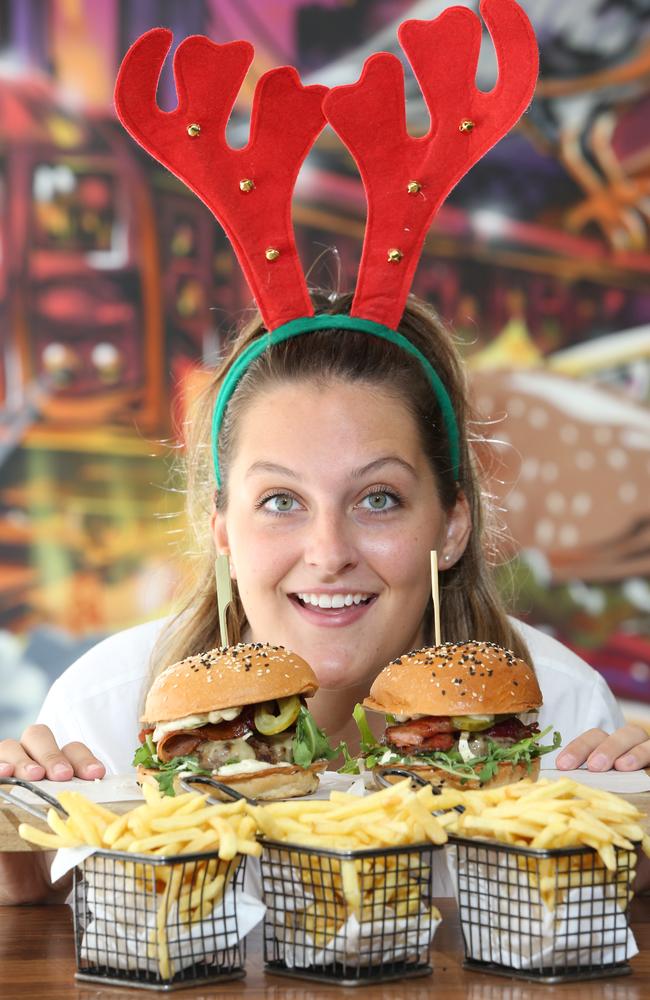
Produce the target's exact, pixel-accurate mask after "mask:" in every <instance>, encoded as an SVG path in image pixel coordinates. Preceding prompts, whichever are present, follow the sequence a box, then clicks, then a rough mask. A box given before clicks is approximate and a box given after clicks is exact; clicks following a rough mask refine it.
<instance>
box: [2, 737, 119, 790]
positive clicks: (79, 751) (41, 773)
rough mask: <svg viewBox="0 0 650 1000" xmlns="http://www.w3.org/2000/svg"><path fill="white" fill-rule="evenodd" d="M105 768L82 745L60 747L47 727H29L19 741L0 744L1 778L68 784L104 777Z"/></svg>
mask: <svg viewBox="0 0 650 1000" xmlns="http://www.w3.org/2000/svg"><path fill="white" fill-rule="evenodd" d="M105 774H106V768H105V767H104V765H103V764H102V763H101V761H99V760H97V758H96V757H93V755H92V754H91V752H90V750H89V749H88V747H87V746H84V744H83V743H66V745H65V746H64V747H61V748H59V747H58V746H57V743H56V740H55V739H54V736H53V735H52V731H51V730H50V729H48V727H47V726H38V725H36V726H29V727H28V728H27V729H26V730H25V732H24V733H23V735H22V736H21V738H20V741H18V740H1V741H0V779H2V778H10V777H15V778H24V779H26V780H27V781H41V780H42V779H43V778H49V779H50V781H69V780H70V778H74V777H77V778H85V779H86V781H94V779H95V778H103V777H104V775H105Z"/></svg>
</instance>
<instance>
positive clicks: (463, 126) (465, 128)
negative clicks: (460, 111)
mask: <svg viewBox="0 0 650 1000" xmlns="http://www.w3.org/2000/svg"><path fill="white" fill-rule="evenodd" d="M474 125H475V122H473V121H472V119H471V118H463V120H462V122H461V123H460V125H459V126H458V131H459V132H472V131H473V129H474Z"/></svg>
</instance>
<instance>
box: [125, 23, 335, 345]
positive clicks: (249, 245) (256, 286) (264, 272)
mask: <svg viewBox="0 0 650 1000" xmlns="http://www.w3.org/2000/svg"><path fill="white" fill-rule="evenodd" d="M171 43H172V33H171V32H170V31H167V30H166V29H165V28H154V29H153V30H152V31H148V32H147V33H146V34H144V35H142V36H141V37H140V38H139V39H138V40H137V41H136V42H135V43H134V44H133V45H132V46H131V48H130V49H129V51H128V52H127V54H126V56H125V57H124V61H123V62H122V66H121V68H120V73H119V76H118V79H117V84H116V87H115V106H116V109H117V113H118V115H119V117H120V120H121V122H122V124H123V125H124V127H125V128H126V129H127V131H128V132H130V133H131V135H132V136H133V138H134V139H136V140H137V142H139V143H140V145H141V146H143V147H144V148H145V149H146V150H147V151H148V152H149V153H151V154H152V155H153V156H154V157H155V158H156V159H157V160H159V161H160V162H161V163H163V164H164V165H165V166H166V167H167V168H168V169H169V170H171V172H172V173H173V174H175V175H176V176H177V177H179V178H180V179H181V180H182V181H183V182H184V183H185V184H186V185H187V186H188V187H190V188H191V189H192V190H193V191H194V192H195V193H196V194H197V195H198V196H199V198H201V200H202V201H204V202H205V204H206V205H207V206H208V208H209V209H210V211H211V212H212V213H213V214H214V215H215V216H216V218H217V219H218V220H219V222H220V223H221V225H222V226H223V228H224V229H225V231H226V233H227V235H228V237H229V239H230V241H231V242H232V244H233V247H234V249H235V252H236V254H237V257H238V259H239V262H240V264H241V266H242V269H243V271H244V273H245V275H246V279H247V281H248V284H249V286H250V288H251V291H252V292H253V295H254V296H255V300H256V302H257V305H258V307H259V309H260V312H261V314H262V318H263V319H264V322H265V324H266V326H267V328H269V329H272V328H274V327H276V326H279V325H281V324H282V323H285V322H287V321H289V320H291V319H295V318H297V317H299V316H310V315H312V313H313V308H312V304H311V300H310V298H309V293H308V291H307V284H306V282H305V277H304V273H303V270H302V267H301V265H300V261H299V259H298V253H297V250H296V244H295V237H294V233H293V226H292V222H291V197H292V194H293V189H294V187H295V183H296V178H297V176H298V171H299V170H300V166H301V164H302V162H303V160H304V158H305V156H306V155H307V153H308V151H309V149H310V147H311V146H312V144H313V142H314V140H315V138H316V136H317V135H318V133H319V132H320V131H321V129H322V127H323V125H324V121H325V119H324V115H323V111H322V99H323V95H324V94H325V93H326V90H327V88H326V87H319V86H312V87H303V86H302V84H301V83H300V79H299V77H298V74H297V72H296V71H295V69H293V68H291V67H288V66H284V67H282V68H280V69H273V70H270V71H269V72H268V73H265V74H264V75H263V76H262V77H261V78H260V80H259V81H258V84H257V87H256V89H255V95H254V98H253V108H252V113H251V126H250V139H249V142H248V145H247V146H245V147H244V148H243V149H232V147H230V146H229V145H228V144H227V142H226V124H227V122H228V118H229V117H230V113H231V111H232V106H233V103H234V101H235V98H236V96H237V94H238V92H239V89H240V87H241V84H242V82H243V79H244V77H245V75H246V71H247V69H248V67H249V65H250V63H251V60H252V58H253V47H252V45H250V44H249V43H248V42H229V43H228V44H226V45H216V44H215V43H214V42H211V41H210V39H209V38H205V37H204V36H202V35H194V36H192V37H190V38H186V39H185V41H183V42H182V43H181V44H180V45H179V46H178V49H177V51H176V55H175V57H174V78H175V80H176V90H177V93H178V107H177V108H176V110H175V111H171V112H163V111H161V110H160V108H159V107H158V105H157V103H156V88H157V85H158V78H159V76H160V71H161V69H162V66H163V63H164V61H165V58H166V56H167V53H168V52H169V49H170V46H171Z"/></svg>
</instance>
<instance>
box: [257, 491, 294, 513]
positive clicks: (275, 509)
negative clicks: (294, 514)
mask: <svg viewBox="0 0 650 1000" xmlns="http://www.w3.org/2000/svg"><path fill="white" fill-rule="evenodd" d="M294 504H295V505H296V506H298V501H297V500H296V499H295V497H292V496H290V495H289V494H288V493H276V494H275V495H274V496H272V497H267V498H266V500H263V501H262V504H261V506H262V507H264V508H265V510H270V511H271V513H273V514H288V513H290V512H291V511H292V510H295V509H296V508H295V507H294Z"/></svg>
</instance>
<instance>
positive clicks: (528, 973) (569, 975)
mask: <svg viewBox="0 0 650 1000" xmlns="http://www.w3.org/2000/svg"><path fill="white" fill-rule="evenodd" d="M614 857H615V860H616V868H615V870H613V871H610V870H608V869H606V868H605V867H604V866H603V864H602V862H601V860H600V858H599V856H598V854H597V853H596V851H594V850H592V849H591V848H588V847H576V848H564V849H552V850H535V849H532V848H523V847H515V846H511V845H507V844H501V843H496V842H495V841H486V840H479V839H469V838H465V837H458V836H451V837H450V838H449V842H448V845H447V858H448V863H449V867H450V868H451V870H452V874H453V872H454V871H455V879H456V884H457V896H458V906H459V911H460V912H459V915H460V923H461V928H462V932H463V938H464V942H465V967H466V968H470V969H473V970H475V971H479V972H488V973H495V974H497V975H507V976H513V977H517V978H522V979H530V980H534V981H537V982H546V983H560V982H566V981H570V980H578V979H596V978H600V977H602V976H617V975H624V974H626V973H628V972H630V971H631V969H630V966H629V964H628V961H627V960H628V958H629V957H631V955H632V954H634V953H635V951H634V950H633V949H634V947H635V946H634V939H633V937H632V934H631V931H630V930H629V927H628V920H627V911H628V905H629V900H630V896H631V893H630V883H631V881H632V878H633V877H634V864H635V858H634V855H633V854H630V853H629V852H627V851H625V850H622V849H620V848H614Z"/></svg>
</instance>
